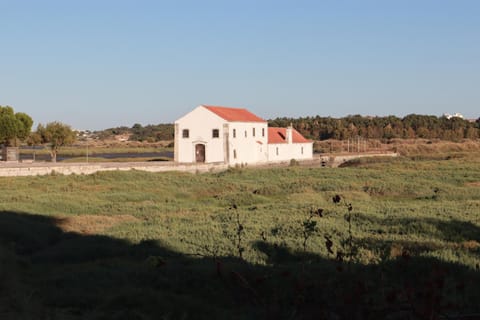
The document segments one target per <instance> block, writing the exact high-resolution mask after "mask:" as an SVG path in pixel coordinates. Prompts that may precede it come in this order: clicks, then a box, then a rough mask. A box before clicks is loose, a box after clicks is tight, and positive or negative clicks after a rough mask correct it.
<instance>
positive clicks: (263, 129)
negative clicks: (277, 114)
mask: <svg viewBox="0 0 480 320" xmlns="http://www.w3.org/2000/svg"><path fill="white" fill-rule="evenodd" d="M262 137H265V128H262Z"/></svg>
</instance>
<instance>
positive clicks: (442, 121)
mask: <svg viewBox="0 0 480 320" xmlns="http://www.w3.org/2000/svg"><path fill="white" fill-rule="evenodd" d="M290 123H291V124H293V126H294V127H295V128H296V129H297V130H298V131H299V132H300V133H302V134H303V135H305V136H306V137H309V138H311V139H315V140H326V139H338V140H346V139H350V138H354V137H357V136H361V137H364V138H371V139H392V138H404V139H413V138H425V139H442V140H450V141H459V140H461V139H478V138H480V119H478V120H477V121H474V122H472V121H468V120H464V119H462V118H458V117H452V118H450V119H448V118H446V117H436V116H428V115H417V114H410V115H407V116H405V117H403V118H399V117H396V116H388V117H364V116H360V115H352V116H347V117H343V118H331V117H320V116H316V117H305V118H276V119H273V120H269V125H270V126H279V127H285V126H288V125H289V124H290Z"/></svg>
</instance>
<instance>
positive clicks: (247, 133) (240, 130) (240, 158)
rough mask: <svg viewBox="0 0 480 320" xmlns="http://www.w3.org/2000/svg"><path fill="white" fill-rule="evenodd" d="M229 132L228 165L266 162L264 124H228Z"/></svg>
mask: <svg viewBox="0 0 480 320" xmlns="http://www.w3.org/2000/svg"><path fill="white" fill-rule="evenodd" d="M254 129H255V135H254V133H253V130H254ZM262 129H263V134H262ZM234 130H235V134H234ZM229 132H230V134H229V159H230V162H229V163H230V164H242V163H247V164H248V163H256V162H265V161H267V159H268V145H267V141H268V129H267V123H266V122H230V123H229Z"/></svg>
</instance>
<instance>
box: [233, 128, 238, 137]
mask: <svg viewBox="0 0 480 320" xmlns="http://www.w3.org/2000/svg"><path fill="white" fill-rule="evenodd" d="M233 137H234V138H236V137H237V130H235V129H233Z"/></svg>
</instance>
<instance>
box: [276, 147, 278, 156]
mask: <svg viewBox="0 0 480 320" xmlns="http://www.w3.org/2000/svg"><path fill="white" fill-rule="evenodd" d="M276 153H277V156H278V147H277V150H276Z"/></svg>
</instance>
